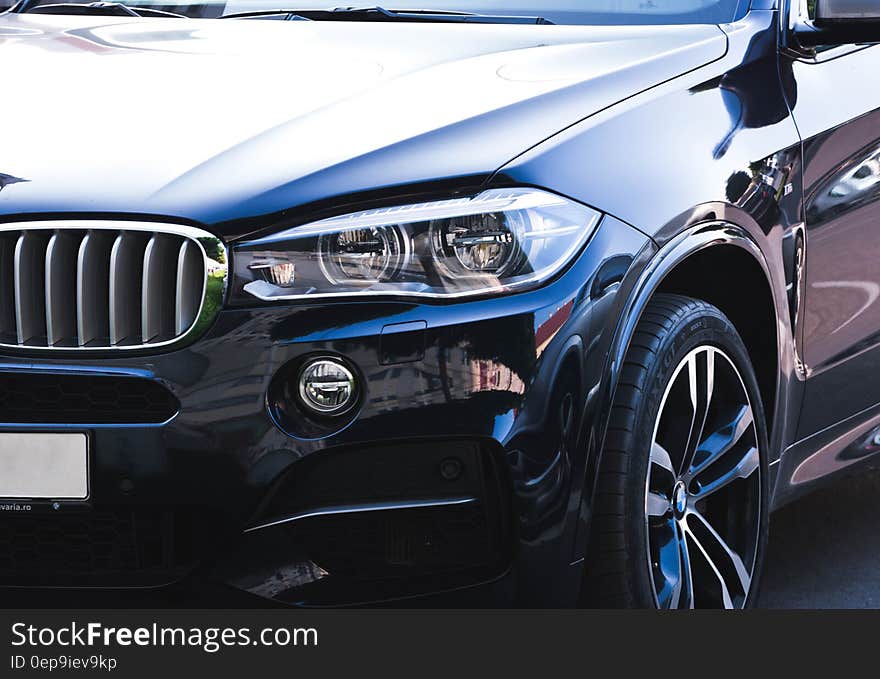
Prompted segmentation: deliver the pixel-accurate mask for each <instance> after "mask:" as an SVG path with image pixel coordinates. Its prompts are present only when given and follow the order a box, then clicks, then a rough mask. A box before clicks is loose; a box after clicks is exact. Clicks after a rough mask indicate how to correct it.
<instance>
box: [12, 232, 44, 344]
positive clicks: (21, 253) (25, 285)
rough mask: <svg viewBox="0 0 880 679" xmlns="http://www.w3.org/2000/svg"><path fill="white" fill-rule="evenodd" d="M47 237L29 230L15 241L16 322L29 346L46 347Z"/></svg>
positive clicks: (21, 342) (24, 342)
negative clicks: (41, 345)
mask: <svg viewBox="0 0 880 679" xmlns="http://www.w3.org/2000/svg"><path fill="white" fill-rule="evenodd" d="M47 240H48V237H47V235H46V234H42V233H39V232H34V231H25V232H24V233H22V234H21V236H19V238H18V242H17V243H16V244H15V264H14V270H15V324H16V331H17V336H18V343H19V344H21V345H25V346H33V345H37V346H39V345H40V344H43V345H44V346H45V339H46V304H45V299H46V293H45V287H46V280H45V276H46V274H45V265H46V242H47Z"/></svg>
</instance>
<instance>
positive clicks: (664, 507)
mask: <svg viewBox="0 0 880 679" xmlns="http://www.w3.org/2000/svg"><path fill="white" fill-rule="evenodd" d="M645 507H646V509H647V511H648V516H651V517H660V516H666V515H667V514H668V513H669V512H670V510H671V507H670V505H669V498H667V497H666V496H665V495H663V494H662V493H656V492H654V491H649V492H648V496H647V500H646V502H645Z"/></svg>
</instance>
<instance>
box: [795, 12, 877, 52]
mask: <svg viewBox="0 0 880 679" xmlns="http://www.w3.org/2000/svg"><path fill="white" fill-rule="evenodd" d="M794 32H795V36H796V37H797V40H798V42H799V43H800V44H801V45H803V46H804V47H816V46H818V45H849V44H856V43H870V42H880V0H816V18H815V19H814V20H813V21H812V22H810V21H801V22H799V23H797V24H796V25H795V27H794Z"/></svg>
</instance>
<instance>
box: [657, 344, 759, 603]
mask: <svg viewBox="0 0 880 679" xmlns="http://www.w3.org/2000/svg"><path fill="white" fill-rule="evenodd" d="M761 477H762V471H761V457H760V452H759V447H758V432H757V429H756V424H755V420H754V413H753V410H752V404H751V403H750V400H749V396H748V392H747V390H746V388H745V385H744V382H743V380H742V377H741V376H740V373H739V371H738V370H737V368H736V366H735V365H734V363H733V362H732V361H731V360H730V358H729V357H728V356H727V355H726V354H725V353H724V352H723V351H722V350H721V349H719V348H717V347H713V346H708V345H704V346H700V347H698V348H696V349H694V350H693V351H691V352H690V353H688V355H687V356H686V357H685V358H684V359H683V360H682V361H681V363H680V364H679V365H678V367H677V368H676V370H675V372H674V373H673V376H672V379H671V380H670V381H669V384H668V385H667V387H666V391H665V393H664V396H663V399H662V401H661V404H660V409H659V411H658V415H657V419H656V423H655V426H654V436H653V440H652V442H651V454H650V463H649V469H648V474H647V479H646V484H645V522H646V541H647V553H648V566H649V568H650V574H651V581H652V586H653V593H654V600H655V603H656V605H657V606H658V607H659V608H742V607H744V606H745V604H746V601H747V600H748V597H749V592H750V590H751V582H752V577H753V575H754V569H755V560H756V556H757V551H758V544H759V540H760V526H761V516H760V512H761V492H762V490H761V484H762V483H763V479H762V478H761Z"/></svg>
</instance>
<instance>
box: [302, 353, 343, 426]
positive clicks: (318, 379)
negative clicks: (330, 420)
mask: <svg viewBox="0 0 880 679" xmlns="http://www.w3.org/2000/svg"><path fill="white" fill-rule="evenodd" d="M298 393H299V397H300V400H301V401H302V404H303V406H305V407H306V408H308V409H309V410H311V411H313V412H315V413H318V414H319V415H325V416H334V415H342V414H344V413H346V412H348V411H349V410H351V409H352V407H354V404H355V403H356V402H357V382H356V381H355V377H354V373H352V371H351V370H350V369H349V368H348V367H347V366H346V365H345V364H344V363H343V362H342V361H340V360H338V359H335V358H328V357H323V358H315V359H312V360H310V361H309V362H308V363H306V364H305V365H304V366H303V368H302V370H301V371H300V373H299V389H298Z"/></svg>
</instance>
